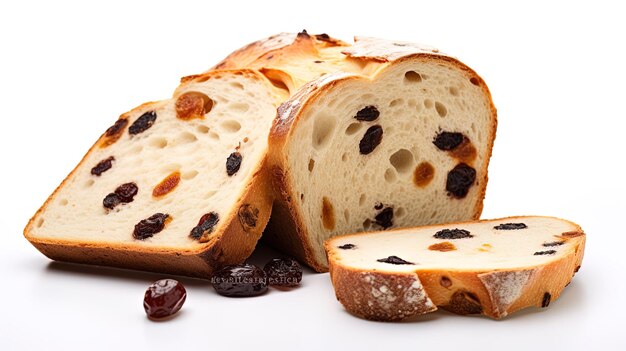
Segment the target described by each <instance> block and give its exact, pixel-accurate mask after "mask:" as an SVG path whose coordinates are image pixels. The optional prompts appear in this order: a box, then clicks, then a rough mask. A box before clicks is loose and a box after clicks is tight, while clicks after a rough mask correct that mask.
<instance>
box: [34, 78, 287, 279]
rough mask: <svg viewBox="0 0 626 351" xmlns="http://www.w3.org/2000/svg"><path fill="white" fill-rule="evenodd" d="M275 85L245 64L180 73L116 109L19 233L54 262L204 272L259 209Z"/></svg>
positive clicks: (221, 260)
mask: <svg viewBox="0 0 626 351" xmlns="http://www.w3.org/2000/svg"><path fill="white" fill-rule="evenodd" d="M284 99H285V96H284V93H283V92H281V90H278V89H276V88H274V87H273V85H272V84H271V83H270V82H269V81H268V80H267V79H266V78H265V77H264V76H263V75H262V74H260V73H258V72H257V71H253V70H234V71H219V72H209V73H206V74H203V75H198V76H193V77H189V78H186V79H183V83H182V84H181V85H180V86H179V87H178V89H177V90H176V92H175V94H174V96H173V97H172V98H171V99H169V100H164V101H159V102H152V103H146V104H144V105H141V106H139V107H137V108H135V109H133V110H132V111H130V112H127V113H124V114H123V115H121V116H120V118H119V119H118V121H117V122H116V123H115V124H114V125H113V126H112V127H111V128H109V129H108V130H107V131H106V132H105V133H104V134H103V135H102V137H101V138H100V139H99V140H98V141H97V142H96V143H95V145H94V146H93V147H92V148H91V149H90V150H89V152H87V154H86V155H85V157H84V158H83V160H82V161H81V162H80V163H79V164H78V166H76V168H75V169H74V170H73V171H72V172H71V173H70V175H69V176H68V177H67V178H66V179H65V180H64V181H63V183H62V184H61V185H60V186H59V187H58V188H57V189H56V190H55V191H54V193H53V194H52V195H51V196H50V197H49V198H48V200H47V201H46V203H45V204H44V205H43V206H42V207H41V209H40V210H39V211H38V212H37V213H36V214H35V215H34V217H33V218H32V219H31V220H30V222H29V223H28V225H27V226H26V228H25V230H24V234H25V236H26V238H27V239H28V240H29V241H30V242H31V243H32V244H33V245H34V246H35V247H37V248H38V249H39V250H40V251H41V252H42V253H44V254H45V255H47V256H48V257H50V258H52V259H55V260H62V261H72V262H79V263H89V264H97V265H109V266H117V267H123V268H134V269H141V270H149V271H156V272H166V273H173V274H183V275H189V276H196V277H209V276H210V275H211V272H212V271H213V269H214V268H216V267H220V266H222V265H225V264H232V263H240V262H241V261H243V260H244V259H246V258H247V257H248V256H249V255H250V253H251V252H252V250H253V249H254V247H255V245H256V242H257V240H258V239H259V237H260V235H261V233H262V231H263V229H264V227H265V225H266V223H267V220H268V218H269V215H270V211H271V203H272V200H271V194H270V192H269V190H268V189H269V185H268V183H267V179H268V177H267V173H266V167H265V166H266V155H267V149H268V145H267V138H268V133H269V130H270V126H271V124H272V120H273V119H274V117H275V115H276V107H277V105H278V103H279V102H280V101H282V100H284Z"/></svg>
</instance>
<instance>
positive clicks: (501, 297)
mask: <svg viewBox="0 0 626 351" xmlns="http://www.w3.org/2000/svg"><path fill="white" fill-rule="evenodd" d="M534 272H535V270H534V269H530V270H523V271H508V272H491V273H484V274H479V275H478V278H479V279H480V280H481V281H482V282H483V284H484V285H485V288H487V292H488V293H489V297H490V298H491V302H492V304H493V312H494V314H495V315H496V316H499V317H504V316H506V315H507V312H506V310H507V309H508V308H509V307H510V306H511V305H512V304H513V303H514V302H515V301H516V300H517V299H518V298H519V297H520V296H521V295H522V291H523V289H524V287H525V286H526V284H527V283H528V281H529V280H530V278H531V277H532V275H533V273H534Z"/></svg>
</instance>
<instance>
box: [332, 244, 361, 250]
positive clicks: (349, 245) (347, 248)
mask: <svg viewBox="0 0 626 351" xmlns="http://www.w3.org/2000/svg"><path fill="white" fill-rule="evenodd" d="M337 247H338V248H340V249H342V250H352V249H354V248H356V245H354V244H343V245H341V246H337Z"/></svg>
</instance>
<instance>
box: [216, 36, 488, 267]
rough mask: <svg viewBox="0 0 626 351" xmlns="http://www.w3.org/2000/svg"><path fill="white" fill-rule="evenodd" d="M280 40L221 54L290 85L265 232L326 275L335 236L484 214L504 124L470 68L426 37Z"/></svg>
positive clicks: (273, 158)
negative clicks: (326, 245) (328, 247)
mask: <svg viewBox="0 0 626 351" xmlns="http://www.w3.org/2000/svg"><path fill="white" fill-rule="evenodd" d="M285 37H288V36H286V35H281V36H280V38H281V39H280V40H278V41H277V40H275V39H268V40H267V41H262V42H259V43H255V44H253V45H251V46H248V47H246V48H244V49H242V50H240V51H238V52H236V53H235V54H233V55H232V57H230V58H227V59H226V60H225V61H223V62H222V63H221V65H222V66H227V67H238V65H244V66H246V67H251V68H255V69H258V70H260V71H261V72H264V73H265V74H266V75H269V76H270V78H271V79H272V80H273V81H274V83H275V85H280V84H281V83H282V85H283V86H285V87H287V88H288V89H289V91H290V93H291V97H290V99H289V100H287V101H286V102H285V103H283V104H282V105H281V106H280V108H279V116H278V118H277V120H276V121H275V123H274V125H273V127H272V131H271V135H270V166H271V168H272V183H273V188H274V193H275V197H276V200H275V202H274V208H273V215H272V217H271V219H270V223H269V226H268V229H267V230H266V233H265V234H264V239H265V240H267V241H268V242H269V243H270V244H272V245H273V246H275V247H277V248H278V249H280V250H282V251H285V252H287V253H289V254H291V255H293V256H295V257H297V258H298V259H300V260H301V261H303V262H305V263H307V264H308V265H309V266H311V267H313V268H314V269H315V270H317V271H320V272H323V271H326V270H327V269H328V265H327V261H326V255H325V254H324V249H323V242H324V240H325V239H328V238H330V237H334V236H337V235H342V234H346V233H353V232H359V231H367V230H372V229H389V228H396V227H408V226H415V225H427V224H434V223H443V222H450V221H460V220H472V219H477V218H479V216H480V213H481V210H482V201H483V198H484V196H485V190H486V185H487V166H488V163H489V158H490V156H491V149H492V146H493V142H494V138H495V131H496V124H497V122H496V110H495V108H494V106H493V104H492V101H491V96H490V93H489V90H488V89H487V86H486V84H485V83H484V81H483V80H482V79H481V78H480V77H479V76H478V75H477V74H476V73H475V72H474V71H472V70H471V69H470V68H469V67H467V66H466V65H464V64H463V63H461V62H460V61H458V60H457V59H454V58H452V57H449V56H446V55H443V54H441V53H440V52H439V51H438V50H437V49H434V48H431V47H427V46H423V45H417V44H411V43H405V42H397V41H387V40H381V39H373V38H356V42H355V44H354V45H352V46H350V45H347V44H345V43H343V42H341V41H338V40H335V39H332V38H330V37H328V36H327V35H308V34H306V33H300V34H298V35H292V36H291V37H290V38H293V42H292V43H291V44H286V43H287V42H288V41H287V39H285ZM268 42H269V43H270V44H268ZM277 42H279V44H276V43H277ZM218 67H219V65H218ZM311 79H313V80H312V81H310V82H309V83H306V84H304V85H302V84H303V83H302V82H306V81H307V80H311Z"/></svg>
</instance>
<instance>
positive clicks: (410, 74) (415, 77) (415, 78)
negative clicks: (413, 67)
mask: <svg viewBox="0 0 626 351" xmlns="http://www.w3.org/2000/svg"><path fill="white" fill-rule="evenodd" d="M404 81H405V82H408V83H419V82H421V81H422V75H421V74H419V73H417V72H415V71H407V72H406V73H405V74H404Z"/></svg>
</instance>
